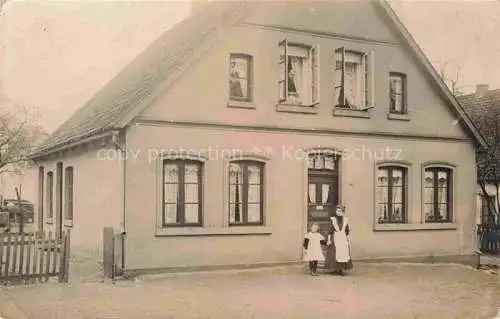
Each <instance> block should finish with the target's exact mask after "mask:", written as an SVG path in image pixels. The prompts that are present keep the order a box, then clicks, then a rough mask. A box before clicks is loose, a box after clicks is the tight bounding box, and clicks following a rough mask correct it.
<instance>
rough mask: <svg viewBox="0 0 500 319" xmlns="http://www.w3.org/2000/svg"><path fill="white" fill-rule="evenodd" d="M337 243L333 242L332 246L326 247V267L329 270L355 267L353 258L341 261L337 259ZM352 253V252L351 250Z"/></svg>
mask: <svg viewBox="0 0 500 319" xmlns="http://www.w3.org/2000/svg"><path fill="white" fill-rule="evenodd" d="M335 251H336V249H335V243H332V244H331V245H330V246H328V247H327V248H326V256H325V268H326V270H327V271H329V272H330V271H331V272H333V271H340V270H349V269H352V268H353V264H352V260H351V259H349V261H348V262H345V263H340V262H338V261H337V260H336V259H335ZM349 255H350V252H349Z"/></svg>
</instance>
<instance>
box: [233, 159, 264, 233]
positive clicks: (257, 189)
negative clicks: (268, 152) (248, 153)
mask: <svg viewBox="0 0 500 319" xmlns="http://www.w3.org/2000/svg"><path fill="white" fill-rule="evenodd" d="M263 177H264V164H263V163H260V162H254V161H233V162H231V163H230V164H229V225H232V226H234V225H262V224H263V223H264V209H263V202H264V200H263V197H264V196H263V195H264V188H263Z"/></svg>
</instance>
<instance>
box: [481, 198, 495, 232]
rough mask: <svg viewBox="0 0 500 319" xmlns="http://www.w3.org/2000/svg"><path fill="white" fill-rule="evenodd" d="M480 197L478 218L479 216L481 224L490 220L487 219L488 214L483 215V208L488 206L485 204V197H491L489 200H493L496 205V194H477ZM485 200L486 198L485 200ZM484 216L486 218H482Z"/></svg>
mask: <svg viewBox="0 0 500 319" xmlns="http://www.w3.org/2000/svg"><path fill="white" fill-rule="evenodd" d="M479 196H480V198H481V206H480V215H479V218H480V224H481V225H485V224H488V223H489V222H490V220H489V216H490V215H489V214H488V215H486V216H485V208H486V207H488V206H485V205H484V204H485V200H486V199H487V198H489V199H491V201H492V202H493V205H494V206H497V196H496V195H491V194H487V195H485V194H479ZM486 202H487V200H486ZM488 212H489V208H488ZM484 217H486V218H484Z"/></svg>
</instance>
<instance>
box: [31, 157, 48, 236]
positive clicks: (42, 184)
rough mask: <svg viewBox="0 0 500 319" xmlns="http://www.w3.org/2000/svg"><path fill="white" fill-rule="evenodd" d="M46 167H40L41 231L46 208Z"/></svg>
mask: <svg viewBox="0 0 500 319" xmlns="http://www.w3.org/2000/svg"><path fill="white" fill-rule="evenodd" d="M45 191H46V190H45V168H44V167H43V166H39V167H38V207H37V211H38V226H39V228H40V230H41V231H43V224H44V220H45V216H44V208H45ZM33 222H34V221H33Z"/></svg>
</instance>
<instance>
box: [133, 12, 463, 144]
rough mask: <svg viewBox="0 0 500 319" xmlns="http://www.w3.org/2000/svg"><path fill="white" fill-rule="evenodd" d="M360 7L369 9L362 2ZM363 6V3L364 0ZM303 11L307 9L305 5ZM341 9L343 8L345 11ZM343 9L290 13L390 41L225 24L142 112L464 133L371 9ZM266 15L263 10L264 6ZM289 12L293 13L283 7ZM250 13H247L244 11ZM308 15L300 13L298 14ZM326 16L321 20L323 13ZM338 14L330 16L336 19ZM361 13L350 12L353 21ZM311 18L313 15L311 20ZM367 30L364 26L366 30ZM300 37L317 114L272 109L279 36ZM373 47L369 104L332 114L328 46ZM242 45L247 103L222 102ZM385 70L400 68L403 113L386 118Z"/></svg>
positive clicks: (309, 23) (308, 24)
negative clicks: (250, 95) (314, 69)
mask: <svg viewBox="0 0 500 319" xmlns="http://www.w3.org/2000/svg"><path fill="white" fill-rule="evenodd" d="M360 8H365V11H362V12H364V13H366V14H375V11H373V9H372V10H371V11H370V10H368V9H366V8H367V7H366V5H365V6H364V7H360ZM368 8H371V6H370V7H368ZM306 12H307V11H306ZM346 12H347V13H346ZM349 12H350V11H333V12H332V14H331V15H327V16H324V15H322V16H319V17H316V18H317V19H316V20H314V19H309V20H307V19H306V20H304V21H302V20H296V22H297V23H296V24H295V25H293V27H295V28H305V29H314V30H318V31H326V32H335V33H341V34H345V35H348V36H365V37H367V38H371V39H377V40H381V41H386V42H390V43H391V44H380V43H376V42H373V41H372V42H370V41H369V42H359V41H352V40H346V39H334V38H331V37H330V38H329V37H318V36H313V35H311V34H307V33H301V34H298V33H292V32H289V31H285V30H279V31H278V30H269V29H259V28H256V27H254V26H249V25H244V24H240V25H239V26H238V27H235V28H233V29H232V30H230V31H229V34H228V36H227V38H225V39H224V40H222V41H220V42H217V43H215V44H214V45H213V47H212V48H211V49H210V50H209V51H208V52H206V53H205V55H204V58H203V59H201V60H200V61H198V62H196V63H194V64H193V65H192V68H191V69H189V70H188V71H187V72H185V74H184V76H183V77H182V78H181V79H180V80H179V81H178V82H177V83H176V84H175V85H174V86H172V87H171V88H170V89H169V90H168V91H167V92H166V93H165V94H164V95H163V96H161V97H160V98H159V99H158V100H156V102H155V103H154V104H153V105H152V106H151V107H150V108H149V109H148V110H146V111H145V112H144V113H143V114H142V117H146V118H151V119H157V120H179V121H200V122H202V121H203V122H217V123H221V122H224V123H232V124H242V125H275V126H287V127H305V128H316V129H321V128H328V129H336V130H341V131H362V130H365V131H370V132H393V133H394V134H415V135H418V134H428V135H436V136H447V137H459V138H467V135H466V133H465V132H464V131H463V129H462V128H461V127H459V126H457V125H454V124H453V123H454V120H455V117H454V116H452V114H451V112H450V111H449V110H448V108H447V106H446V105H445V103H444V102H443V101H442V100H441V98H440V97H439V96H438V95H437V93H436V92H437V91H436V90H435V89H434V87H433V86H432V85H431V84H430V83H429V81H428V79H427V77H425V76H424V74H423V73H422V71H421V69H420V68H419V67H418V66H417V65H416V63H415V61H414V59H413V58H412V57H411V56H409V54H408V53H407V51H406V50H405V49H404V48H403V47H401V46H400V45H398V44H397V43H396V42H397V38H396V37H395V36H394V35H393V34H392V33H391V32H390V30H389V29H388V28H387V26H386V25H385V24H384V23H383V22H382V20H380V19H379V18H378V17H377V16H371V17H370V18H366V17H367V16H364V17H365V19H364V23H361V24H355V23H350V24H347V25H341V24H340V22H337V23H328V21H330V20H334V21H337V20H339V21H344V22H345V19H341V17H343V16H344V15H345V14H349ZM268 15H269V13H268ZM291 15H292V16H293V14H291ZM252 17H253V18H252ZM264 17H265V14H264V13H260V12H257V13H256V14H255V15H254V16H251V17H249V18H247V21H250V22H252V23H264V21H265V20H266V19H268V20H267V21H273V22H272V23H273V24H276V25H278V24H281V25H287V24H288V25H290V26H291V25H292V22H291V21H293V20H290V21H288V22H287V21H280V20H279V19H278V17H279V14H278V13H276V14H275V15H273V17H274V18H276V19H275V20H269V19H270V17H269V16H267V18H266V19H265V18H264ZM306 17H308V16H306ZM327 18H328V19H329V20H326V19H327ZM337 18H338V19H337ZM358 20H361V18H355V19H354V21H358ZM314 21H318V22H317V23H313V22H314ZM346 23H347V22H346ZM367 30H370V32H368V31H367ZM285 38H287V39H288V40H289V41H294V42H300V43H305V44H310V45H319V47H320V69H321V71H320V74H321V75H320V92H321V93H320V95H321V98H320V104H319V106H318V113H317V114H296V113H283V112H277V111H276V104H277V101H278V95H279V86H278V80H279V65H278V64H279V55H280V49H279V47H278V43H279V41H281V40H283V39H285ZM342 46H344V47H346V48H350V49H355V50H360V51H363V52H370V51H373V52H374V59H375V63H374V69H373V71H374V76H373V83H374V94H375V99H374V100H375V103H374V105H375V108H374V109H372V110H370V113H371V118H370V119H361V118H350V117H339V116H334V115H333V114H332V110H333V107H334V84H333V83H334V72H333V70H334V54H333V52H334V50H335V49H337V48H339V47H342ZM230 53H247V54H251V55H253V56H254V58H253V59H254V62H253V68H254V73H253V74H254V79H255V80H254V97H255V98H254V103H253V106H254V107H255V108H254V109H240V108H228V107H227V105H228V73H229V70H228V69H229V54H230ZM390 71H397V72H404V73H406V74H407V79H408V108H409V111H410V118H411V120H410V121H395V120H389V119H388V118H387V113H388V109H389V83H388V76H389V72H390Z"/></svg>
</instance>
